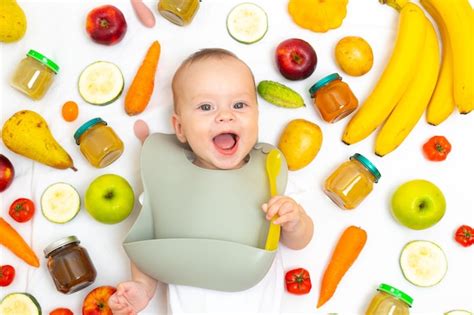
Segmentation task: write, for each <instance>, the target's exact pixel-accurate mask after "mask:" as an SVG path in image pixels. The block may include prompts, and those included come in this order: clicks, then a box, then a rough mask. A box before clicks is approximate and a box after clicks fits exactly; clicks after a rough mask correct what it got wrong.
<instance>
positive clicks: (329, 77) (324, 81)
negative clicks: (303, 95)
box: [309, 73, 342, 97]
mask: <svg viewBox="0 0 474 315" xmlns="http://www.w3.org/2000/svg"><path fill="white" fill-rule="evenodd" d="M341 79H342V77H341V76H340V75H339V73H331V74H330V75H327V76H325V77H324V78H322V79H321V80H319V81H318V82H316V83H315V84H314V85H313V86H312V87H311V88H310V89H309V94H311V97H313V95H314V93H316V91H317V90H319V89H320V88H322V87H323V86H325V85H326V84H328V83H330V82H332V81H334V80H341Z"/></svg>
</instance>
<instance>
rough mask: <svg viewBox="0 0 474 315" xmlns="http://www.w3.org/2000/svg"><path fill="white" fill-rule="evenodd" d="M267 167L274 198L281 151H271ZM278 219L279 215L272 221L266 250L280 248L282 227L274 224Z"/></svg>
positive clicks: (271, 192)
mask: <svg viewBox="0 0 474 315" xmlns="http://www.w3.org/2000/svg"><path fill="white" fill-rule="evenodd" d="M265 166H266V169H267V175H268V183H269V184H270V196H271V197H273V196H275V195H276V194H277V186H276V179H277V177H278V174H279V173H280V168H281V153H280V151H278V150H277V149H273V150H271V151H270V153H268V156H267V160H266V163H265ZM276 219H278V215H277V214H275V215H274V216H273V218H272V220H271V221H270V227H269V229H268V235H267V241H266V243H265V249H266V250H275V249H277V248H278V241H279V240H280V225H277V224H273V222H274V221H275V220H276Z"/></svg>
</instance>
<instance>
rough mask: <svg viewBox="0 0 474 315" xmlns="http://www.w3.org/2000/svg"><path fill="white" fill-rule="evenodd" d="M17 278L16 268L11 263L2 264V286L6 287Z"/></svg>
mask: <svg viewBox="0 0 474 315" xmlns="http://www.w3.org/2000/svg"><path fill="white" fill-rule="evenodd" d="M13 278H15V268H13V267H12V266H10V265H3V266H0V287H6V286H8V285H10V283H12V281H13Z"/></svg>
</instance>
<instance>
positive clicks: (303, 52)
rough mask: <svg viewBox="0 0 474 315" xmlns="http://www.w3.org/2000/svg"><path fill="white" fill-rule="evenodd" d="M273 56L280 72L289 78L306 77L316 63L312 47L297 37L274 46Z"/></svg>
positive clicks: (314, 67) (299, 78)
mask: <svg viewBox="0 0 474 315" xmlns="http://www.w3.org/2000/svg"><path fill="white" fill-rule="evenodd" d="M275 57H276V62H277V65H278V69H279V70H280V72H281V74H282V75H283V76H284V77H285V78H287V79H289V80H301V79H306V78H307V77H309V76H310V75H311V74H312V73H313V72H314V69H316V64H317V63H318V57H317V56H316V52H315V51H314V49H313V47H311V45H310V44H308V42H306V41H304V40H302V39H299V38H291V39H287V40H285V41H283V42H281V43H280V44H279V45H278V47H277V48H276V51H275Z"/></svg>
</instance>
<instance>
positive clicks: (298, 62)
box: [291, 52, 303, 64]
mask: <svg viewBox="0 0 474 315" xmlns="http://www.w3.org/2000/svg"><path fill="white" fill-rule="evenodd" d="M291 59H292V60H293V61H294V62H296V63H297V64H301V61H302V59H303V58H301V57H300V56H299V55H298V54H297V53H295V52H292V53H291Z"/></svg>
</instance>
